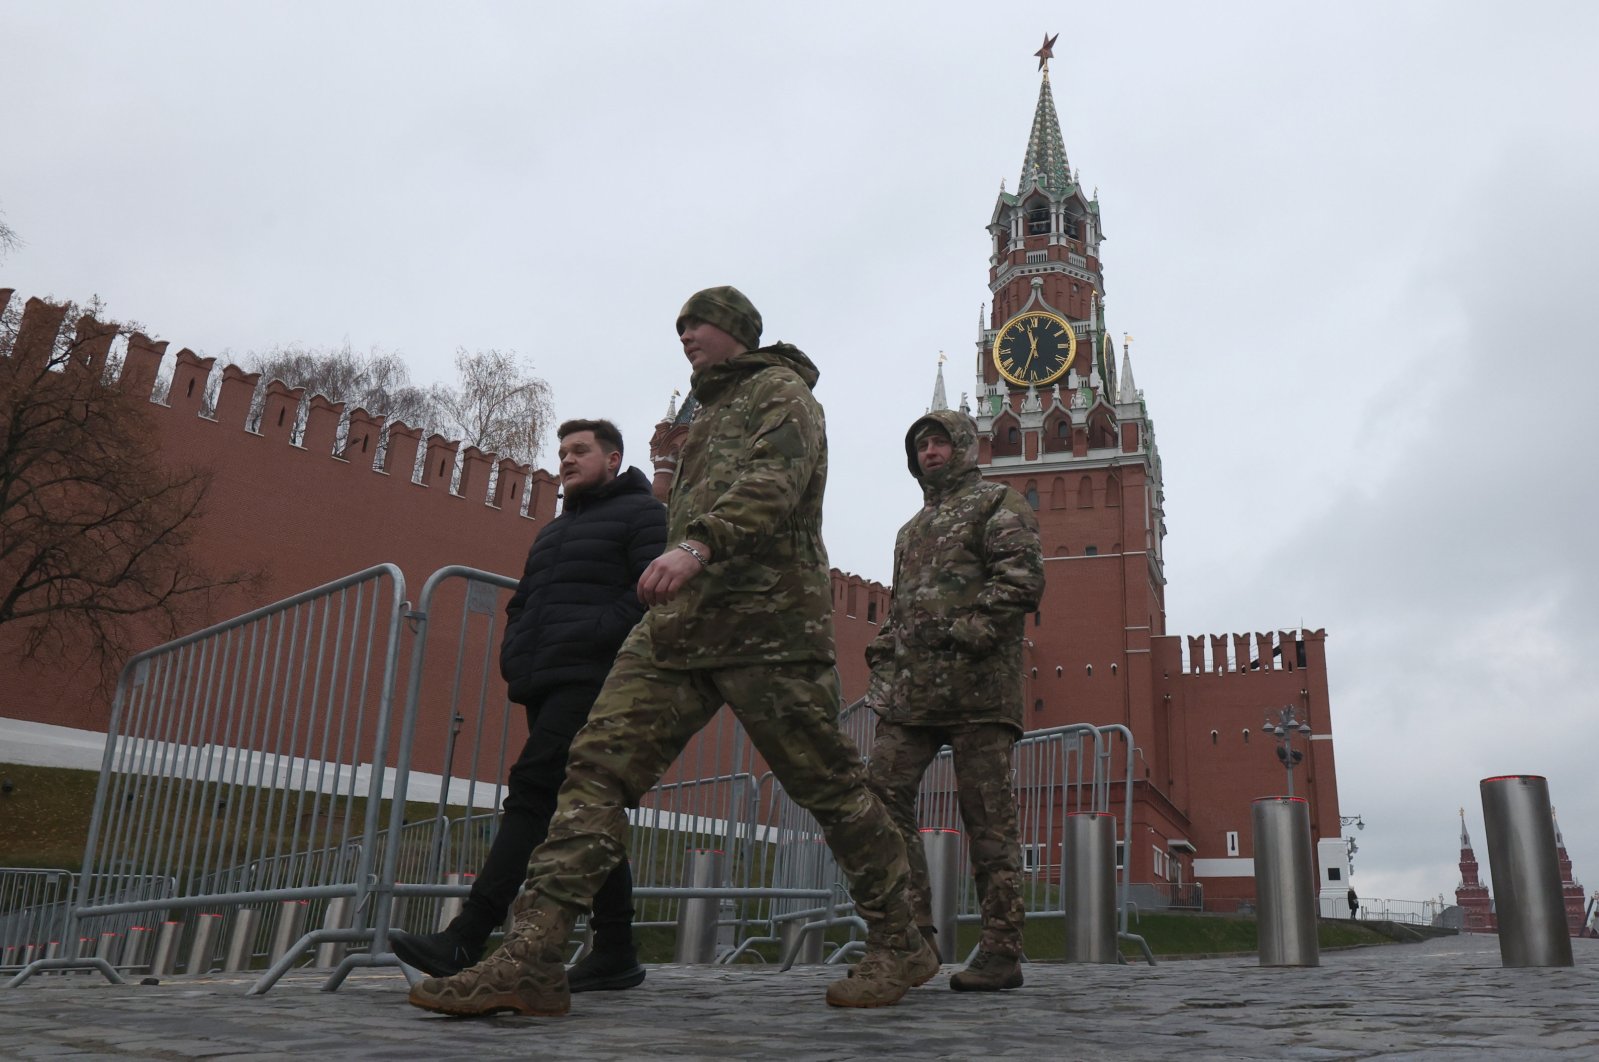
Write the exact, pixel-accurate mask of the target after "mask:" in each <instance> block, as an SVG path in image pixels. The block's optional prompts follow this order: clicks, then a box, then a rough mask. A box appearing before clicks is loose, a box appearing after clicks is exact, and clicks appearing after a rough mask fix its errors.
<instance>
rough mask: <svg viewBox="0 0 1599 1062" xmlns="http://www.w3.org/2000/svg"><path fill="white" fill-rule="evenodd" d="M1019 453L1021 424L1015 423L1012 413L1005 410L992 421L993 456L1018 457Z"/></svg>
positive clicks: (1020, 447) (1020, 450)
mask: <svg viewBox="0 0 1599 1062" xmlns="http://www.w3.org/2000/svg"><path fill="white" fill-rule="evenodd" d="M1021 452H1022V428H1021V424H1019V423H1018V422H1017V420H1016V415H1015V414H1014V413H1011V412H1010V411H1009V410H1006V411H1005V412H1003V413H1001V414H1000V415H999V416H998V417H996V418H995V420H994V456H995V457H1020V456H1021Z"/></svg>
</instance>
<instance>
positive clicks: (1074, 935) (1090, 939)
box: [1065, 811, 1117, 963]
mask: <svg viewBox="0 0 1599 1062" xmlns="http://www.w3.org/2000/svg"><path fill="white" fill-rule="evenodd" d="M1065 844H1066V853H1065V859H1066V881H1065V892H1066V896H1065V900H1066V961H1067V962H1104V963H1113V962H1115V961H1116V960H1117V948H1116V816H1114V815H1112V814H1109V813H1108V812H1103V811H1079V812H1074V813H1072V814H1070V815H1068V816H1066V836H1065Z"/></svg>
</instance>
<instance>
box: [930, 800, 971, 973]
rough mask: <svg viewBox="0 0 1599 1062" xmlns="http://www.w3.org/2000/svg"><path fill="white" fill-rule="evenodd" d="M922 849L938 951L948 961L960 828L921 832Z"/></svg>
mask: <svg viewBox="0 0 1599 1062" xmlns="http://www.w3.org/2000/svg"><path fill="white" fill-rule="evenodd" d="M922 851H923V852H924V853H925V854H926V856H927V881H928V886H929V889H928V891H929V892H930V893H931V896H930V897H929V901H930V906H931V907H932V908H933V928H934V929H935V930H937V931H938V952H939V955H940V956H941V957H943V958H944V959H945V960H946V961H948V962H958V961H959V960H960V959H961V956H959V955H957V954H955V950H956V949H955V933H956V928H955V912H956V909H957V908H958V906H959V903H960V894H961V864H960V858H961V835H960V831H959V830H947V829H926V830H923V831H922Z"/></svg>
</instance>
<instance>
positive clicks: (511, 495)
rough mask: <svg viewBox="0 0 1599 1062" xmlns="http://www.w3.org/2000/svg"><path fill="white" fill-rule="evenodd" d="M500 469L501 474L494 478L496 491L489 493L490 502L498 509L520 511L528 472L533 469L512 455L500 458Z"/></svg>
mask: <svg viewBox="0 0 1599 1062" xmlns="http://www.w3.org/2000/svg"><path fill="white" fill-rule="evenodd" d="M499 469H500V474H499V475H498V476H496V477H495V480H494V492H493V493H492V494H490V495H489V504H490V505H491V506H493V507H494V508H496V509H510V510H511V511H512V512H519V511H520V510H521V508H522V493H523V491H524V490H525V489H526V487H527V474H528V473H529V472H530V471H532V470H531V469H530V468H528V466H527V465H524V464H522V463H521V462H520V461H517V460H516V459H514V458H510V457H502V458H500V460H499Z"/></svg>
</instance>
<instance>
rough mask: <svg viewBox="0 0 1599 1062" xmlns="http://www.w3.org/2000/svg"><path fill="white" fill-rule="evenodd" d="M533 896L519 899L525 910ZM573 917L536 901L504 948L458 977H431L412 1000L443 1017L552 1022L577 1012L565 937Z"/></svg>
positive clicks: (514, 927) (420, 984)
mask: <svg viewBox="0 0 1599 1062" xmlns="http://www.w3.org/2000/svg"><path fill="white" fill-rule="evenodd" d="M527 900H528V894H525V893H524V894H523V896H522V897H521V898H520V899H518V900H517V905H518V906H519V907H520V906H522V905H523V904H524V902H525V901H527ZM573 921H574V919H573V916H572V915H570V914H568V913H567V912H566V911H565V910H564V909H562V908H561V907H558V906H557V905H555V904H554V903H551V902H550V901H548V900H543V899H535V900H533V901H532V902H531V903H527V905H526V907H525V909H523V910H520V911H518V912H517V914H516V922H515V924H513V925H512V926H511V931H510V932H509V933H507V934H506V935H505V943H504V944H503V945H501V946H500V950H499V951H496V952H495V953H494V954H493V955H490V956H489V957H488V958H487V959H484V960H483V961H482V962H480V963H478V964H477V965H476V966H473V967H471V968H469V969H466V970H462V971H461V972H460V973H458V974H456V975H455V976H453V977H429V978H427V979H426V980H423V981H419V982H417V984H416V986H415V987H413V988H412V989H411V996H410V1001H411V1004H412V1005H413V1006H417V1007H421V1008H422V1009H423V1010H432V1011H437V1012H439V1013H441V1014H463V1015H477V1014H494V1013H496V1012H498V1011H502V1010H511V1011H515V1012H516V1013H518V1014H530V1015H533V1016H534V1017H543V1018H553V1017H557V1016H559V1015H562V1014H565V1013H567V1012H568V1011H569V1010H571V1009H572V994H571V992H570V991H569V990H568V989H567V985H566V966H565V964H564V963H562V961H561V959H562V957H563V956H564V954H565V949H566V938H567V937H569V936H570V935H571V933H572V923H573Z"/></svg>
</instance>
